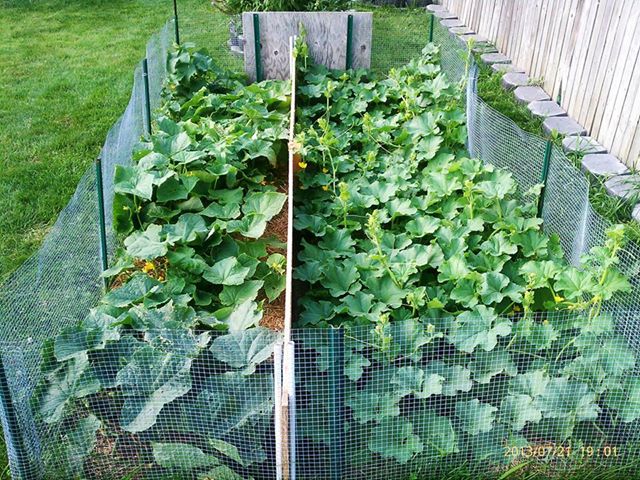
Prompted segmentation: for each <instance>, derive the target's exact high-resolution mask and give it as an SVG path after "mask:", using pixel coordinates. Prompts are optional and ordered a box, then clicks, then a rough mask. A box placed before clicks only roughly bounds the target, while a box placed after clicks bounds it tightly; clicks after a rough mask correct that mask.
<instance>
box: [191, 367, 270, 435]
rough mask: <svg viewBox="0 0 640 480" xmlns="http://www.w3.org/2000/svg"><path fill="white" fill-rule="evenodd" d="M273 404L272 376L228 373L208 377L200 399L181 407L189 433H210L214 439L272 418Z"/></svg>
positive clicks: (199, 393)
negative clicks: (263, 419) (262, 419)
mask: <svg viewBox="0 0 640 480" xmlns="http://www.w3.org/2000/svg"><path fill="white" fill-rule="evenodd" d="M273 405H274V404H273V377H272V375H271V374H258V373H255V374H253V375H242V374H241V373H239V372H227V373H223V374H216V375H210V376H209V377H207V379H206V380H205V381H204V382H203V385H202V388H201V390H200V391H199V392H198V394H197V396H196V397H195V398H194V399H192V400H190V401H189V402H187V403H183V404H182V405H181V407H180V408H181V409H182V412H183V418H184V420H185V424H184V428H185V431H186V432H193V431H198V432H206V434H207V435H208V437H209V438H210V439H222V438H225V435H227V434H229V433H230V432H236V433H235V435H239V431H240V430H239V429H241V428H242V427H244V426H247V427H250V426H251V425H252V424H254V423H255V422H256V421H258V420H260V419H261V418H270V416H271V414H272V411H273ZM254 435H255V433H254Z"/></svg>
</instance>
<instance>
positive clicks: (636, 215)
mask: <svg viewBox="0 0 640 480" xmlns="http://www.w3.org/2000/svg"><path fill="white" fill-rule="evenodd" d="M631 216H632V217H633V219H634V220H635V221H636V222H638V223H640V203H639V204H638V205H636V207H635V208H634V209H633V213H632V214H631Z"/></svg>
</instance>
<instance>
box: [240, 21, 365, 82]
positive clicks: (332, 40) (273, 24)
mask: <svg viewBox="0 0 640 480" xmlns="http://www.w3.org/2000/svg"><path fill="white" fill-rule="evenodd" d="M254 15H257V16H258V21H259V31H260V39H259V40H260V46H261V47H260V60H261V64H262V73H263V79H281V80H282V79H286V78H289V37H291V36H296V35H298V36H299V35H300V33H301V25H302V26H303V27H304V30H305V31H306V34H307V44H308V45H309V53H310V55H311V57H312V58H313V59H314V61H315V62H317V63H319V64H321V65H325V66H326V67H328V68H331V69H344V68H345V67H346V65H347V24H348V17H349V15H351V16H352V17H353V37H352V42H353V43H352V48H353V50H352V51H353V56H352V66H353V68H369V67H370V66H371V36H372V29H373V14H372V13H370V12H260V13H256V12H245V13H243V14H242V28H243V34H244V42H245V44H244V66H245V71H246V73H247V75H248V76H249V78H250V79H251V80H252V81H255V80H256V56H255V55H256V52H255V41H254V39H255V35H254Z"/></svg>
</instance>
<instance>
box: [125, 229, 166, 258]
mask: <svg viewBox="0 0 640 480" xmlns="http://www.w3.org/2000/svg"><path fill="white" fill-rule="evenodd" d="M163 237H164V235H163V234H162V227H161V226H160V225H156V224H153V223H152V224H151V225H149V226H148V227H147V229H146V230H145V231H144V232H134V233H132V234H131V235H129V236H128V237H127V238H126V239H125V241H124V245H125V247H126V248H127V253H128V254H129V255H131V256H132V257H136V258H143V259H147V260H153V259H154V258H157V257H162V256H164V255H166V254H167V251H168V247H167V244H168V242H167V240H166V239H165V238H163Z"/></svg>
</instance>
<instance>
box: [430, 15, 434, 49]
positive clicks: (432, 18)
mask: <svg viewBox="0 0 640 480" xmlns="http://www.w3.org/2000/svg"><path fill="white" fill-rule="evenodd" d="M434 22H435V15H434V14H433V13H432V14H431V15H430V18H429V43H431V42H433V24H434Z"/></svg>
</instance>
